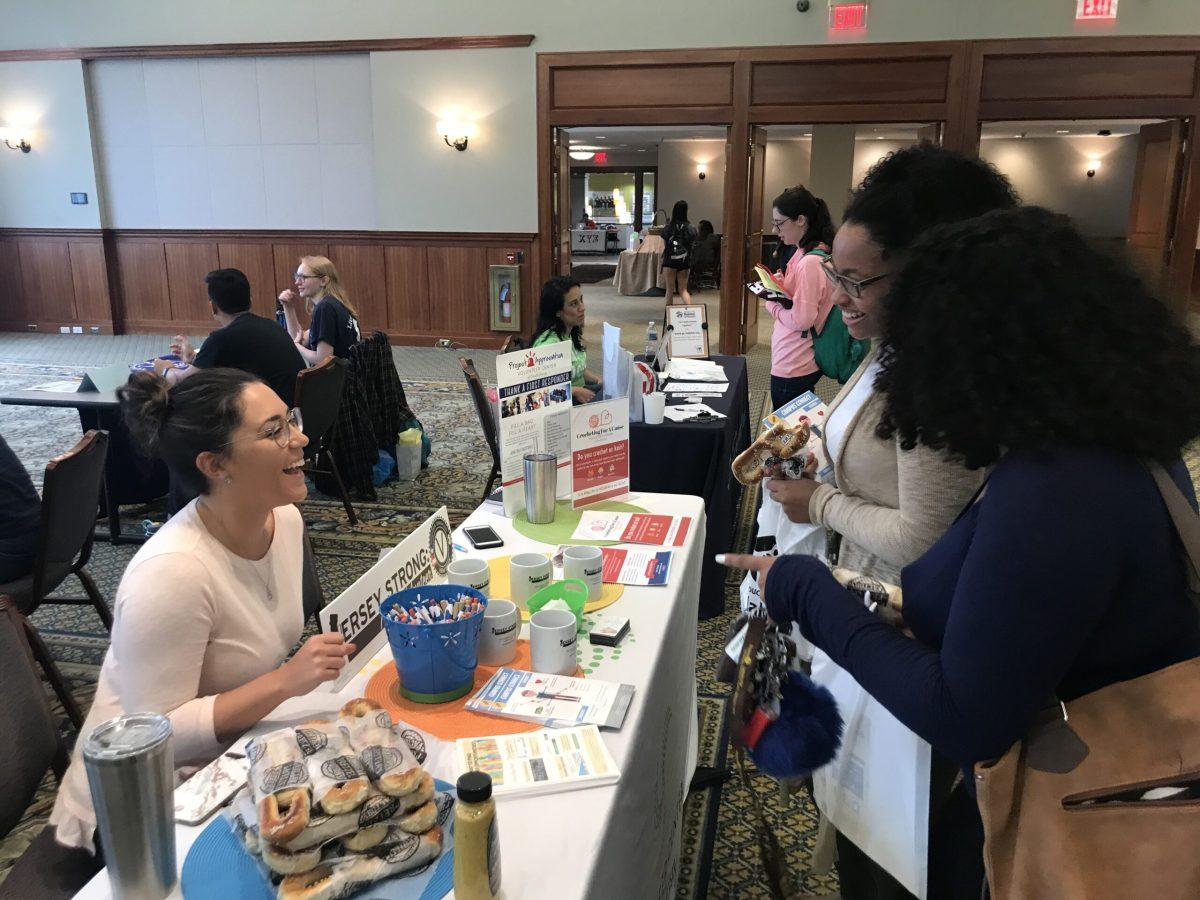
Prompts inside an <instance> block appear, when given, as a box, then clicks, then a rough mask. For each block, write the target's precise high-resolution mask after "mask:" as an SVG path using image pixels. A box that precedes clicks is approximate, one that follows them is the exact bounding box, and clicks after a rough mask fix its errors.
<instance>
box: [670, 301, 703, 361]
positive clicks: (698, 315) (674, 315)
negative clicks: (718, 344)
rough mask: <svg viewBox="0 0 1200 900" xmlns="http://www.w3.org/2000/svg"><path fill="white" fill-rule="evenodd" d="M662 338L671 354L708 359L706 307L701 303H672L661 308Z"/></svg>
mask: <svg viewBox="0 0 1200 900" xmlns="http://www.w3.org/2000/svg"><path fill="white" fill-rule="evenodd" d="M663 339H664V340H665V341H667V342H668V349H669V351H670V354H671V356H678V357H679V358H680V359H708V357H709V346H708V308H707V307H706V306H705V305H704V304H703V303H679V304H676V303H672V304H671V305H670V306H667V307H665V308H664V309H663Z"/></svg>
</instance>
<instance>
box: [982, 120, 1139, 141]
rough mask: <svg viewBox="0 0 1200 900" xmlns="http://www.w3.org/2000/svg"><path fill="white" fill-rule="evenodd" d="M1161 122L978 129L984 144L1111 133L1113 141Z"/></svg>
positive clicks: (996, 124) (1002, 124) (1017, 124)
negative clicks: (1009, 140) (1017, 138)
mask: <svg viewBox="0 0 1200 900" xmlns="http://www.w3.org/2000/svg"><path fill="white" fill-rule="evenodd" d="M1161 121H1162V119H1070V120H1064V121H1058V122H1052V121H1050V122H1048V121H1041V122H984V123H983V127H982V128H980V129H979V131H980V137H982V138H983V139H984V140H987V139H989V138H990V139H996V138H1009V139H1011V138H1015V137H1027V138H1046V137H1050V138H1052V137H1080V136H1083V137H1095V136H1096V132H1098V131H1101V130H1103V129H1108V130H1109V131H1111V132H1112V133H1113V136H1114V137H1117V136H1123V135H1129V134H1137V133H1138V130H1139V129H1140V128H1141V127H1142V126H1143V125H1150V124H1152V123H1154V122H1161Z"/></svg>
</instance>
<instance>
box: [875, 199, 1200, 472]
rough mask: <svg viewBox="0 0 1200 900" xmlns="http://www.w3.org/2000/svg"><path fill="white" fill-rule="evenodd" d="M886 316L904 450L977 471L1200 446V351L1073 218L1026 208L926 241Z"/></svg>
mask: <svg viewBox="0 0 1200 900" xmlns="http://www.w3.org/2000/svg"><path fill="white" fill-rule="evenodd" d="M884 307H885V308H884V313H883V330H884V334H885V338H884V341H883V345H882V348H881V350H880V357H879V358H880V372H879V375H878V377H877V378H876V381H875V388H876V390H877V391H879V392H881V393H882V394H884V395H885V398H886V399H885V407H884V413H883V416H882V418H881V420H880V423H879V426H878V429H877V434H878V435H879V437H881V438H884V439H888V440H890V439H892V438H893V437H896V438H898V440H899V442H900V446H901V448H903V449H906V450H910V449H912V448H913V447H915V446H916V445H917V444H918V443H919V444H923V445H925V446H927V447H932V448H934V449H945V450H947V451H948V452H950V453H951V454H954V455H957V456H960V457H962V458H963V459H964V460H965V462H966V465H967V466H968V467H970V468H980V467H983V466H988V465H991V464H992V463H995V462H996V461H997V460H998V459H999V458H1000V457H1001V455H1002V454H1004V453H1006V452H1011V451H1039V450H1047V449H1050V448H1055V447H1088V448H1105V449H1110V450H1116V451H1118V452H1121V453H1124V454H1128V455H1132V456H1134V457H1137V458H1141V459H1156V460H1158V461H1160V462H1164V463H1165V462H1170V461H1172V460H1175V459H1177V458H1178V457H1179V451H1180V448H1181V447H1182V446H1183V445H1184V444H1186V443H1187V442H1188V441H1190V440H1191V439H1192V438H1194V437H1195V436H1196V435H1197V434H1200V391H1198V390H1197V385H1200V347H1198V346H1197V345H1196V343H1195V342H1194V341H1193V340H1192V338H1191V336H1190V335H1189V334H1188V332H1187V330H1186V329H1185V328H1184V327H1183V325H1182V324H1181V323H1180V322H1179V321H1178V320H1177V319H1176V317H1175V316H1174V315H1173V314H1172V313H1171V312H1170V310H1168V309H1167V308H1166V307H1165V306H1164V305H1163V304H1162V303H1161V302H1159V300H1157V299H1156V298H1155V297H1154V296H1153V295H1151V293H1150V292H1149V290H1148V289H1147V288H1146V286H1145V285H1144V284H1143V283H1142V281H1141V280H1140V279H1139V278H1138V276H1137V275H1135V274H1134V272H1133V270H1132V269H1131V268H1130V266H1129V265H1128V263H1127V262H1126V261H1125V260H1123V259H1120V258H1117V257H1115V256H1112V255H1108V254H1105V253H1102V252H1100V251H1098V250H1096V249H1094V248H1093V247H1092V246H1090V245H1089V244H1088V243H1087V241H1086V240H1085V239H1084V238H1083V237H1082V236H1081V235H1080V234H1079V232H1078V231H1076V230H1075V227H1074V226H1073V225H1072V224H1071V221H1070V219H1068V218H1067V217H1066V216H1062V215H1058V214H1056V213H1052V212H1049V211H1047V210H1045V209H1041V208H1038V207H1023V208H1020V209H1015V210H1002V211H997V212H992V213H988V214H986V215H983V216H981V217H979V218H976V219H972V220H969V221H966V222H958V223H954V224H949V225H943V226H939V227H936V228H933V229H930V230H929V231H928V232H927V233H926V234H925V235H923V236H922V237H921V238H920V239H919V240H918V241H917V242H915V243H914V244H913V245H912V247H911V249H910V253H909V259H908V263H907V264H906V265H905V266H904V268H903V269H901V271H900V272H899V273H898V275H897V276H896V279H895V281H894V283H893V285H892V289H891V291H890V292H889V295H888V298H887V302H886V304H885V305H884ZM1131 413H1136V416H1137V421H1136V422H1129V421H1127V417H1128V416H1129V415H1130V414H1131Z"/></svg>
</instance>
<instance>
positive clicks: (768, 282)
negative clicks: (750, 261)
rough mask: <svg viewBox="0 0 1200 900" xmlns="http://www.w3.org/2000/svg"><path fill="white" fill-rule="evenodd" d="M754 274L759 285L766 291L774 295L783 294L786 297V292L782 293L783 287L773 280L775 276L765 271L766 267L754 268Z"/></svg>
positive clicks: (758, 266)
mask: <svg viewBox="0 0 1200 900" xmlns="http://www.w3.org/2000/svg"><path fill="white" fill-rule="evenodd" d="M754 274H755V275H757V276H758V280H759V283H760V284H762V286H763V287H765V288H766V289H767V290H769V291H774V292H775V293H776V294H784V295H785V296H786V294H787V292H786V291H784V289H783V285H781V284H780V283H779V282H778V281H776V280H775V276H774V275H772V274H771V273H770V272H769V271H768V270H767V267H766V266H764V265H757V266H755V267H754Z"/></svg>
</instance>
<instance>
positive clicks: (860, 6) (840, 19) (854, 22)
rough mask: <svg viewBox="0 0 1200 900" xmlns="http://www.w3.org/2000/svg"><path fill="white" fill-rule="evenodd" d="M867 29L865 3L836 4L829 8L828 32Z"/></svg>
mask: <svg viewBox="0 0 1200 900" xmlns="http://www.w3.org/2000/svg"><path fill="white" fill-rule="evenodd" d="M866 27H867V4H866V3H837V4H830V6H829V30H830V31H863V30H865V29H866Z"/></svg>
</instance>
